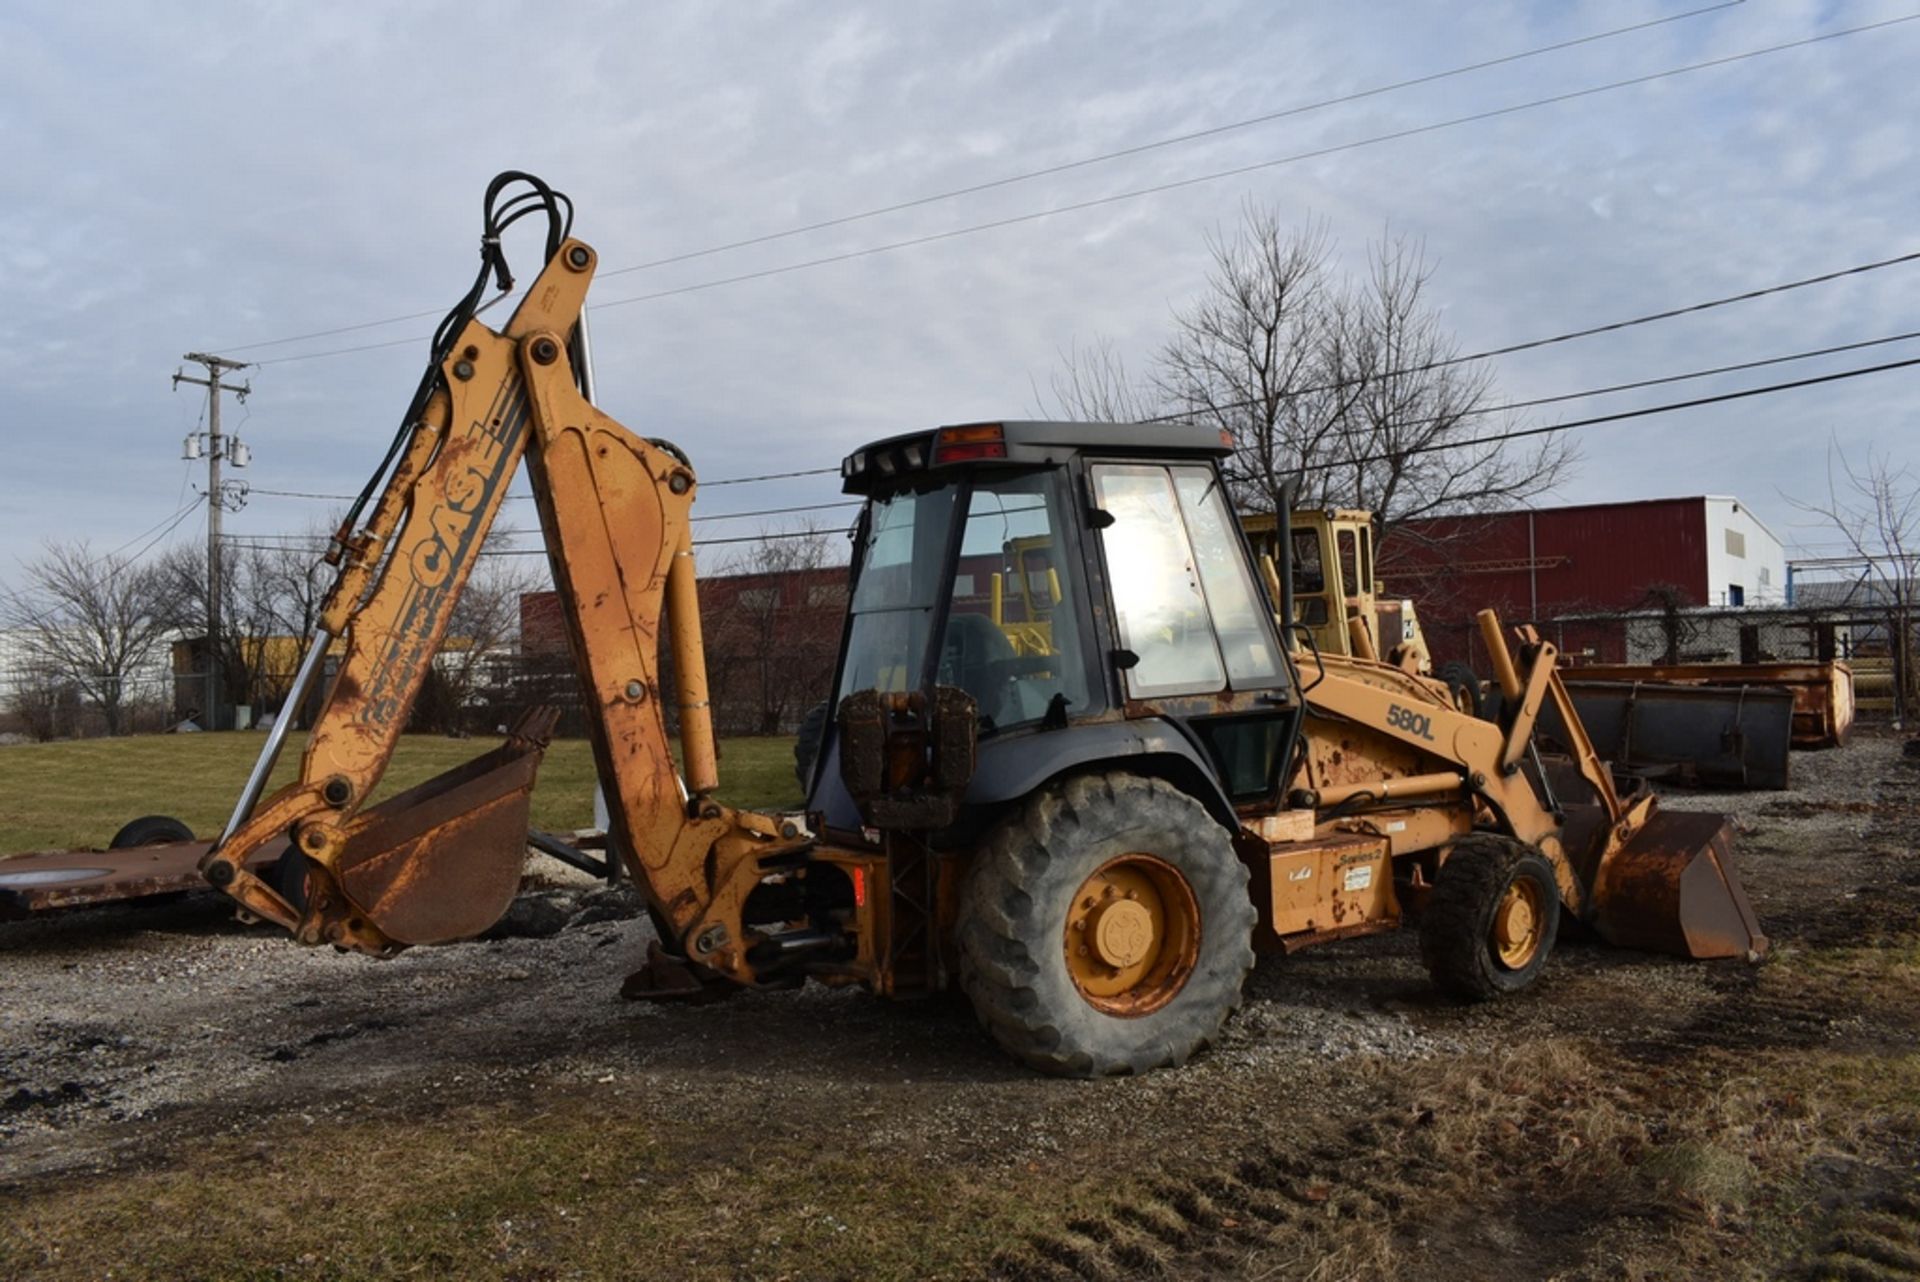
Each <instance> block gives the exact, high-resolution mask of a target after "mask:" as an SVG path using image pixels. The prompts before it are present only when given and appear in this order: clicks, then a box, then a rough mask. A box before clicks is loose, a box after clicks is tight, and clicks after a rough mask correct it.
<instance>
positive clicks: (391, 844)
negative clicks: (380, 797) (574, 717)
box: [334, 708, 559, 944]
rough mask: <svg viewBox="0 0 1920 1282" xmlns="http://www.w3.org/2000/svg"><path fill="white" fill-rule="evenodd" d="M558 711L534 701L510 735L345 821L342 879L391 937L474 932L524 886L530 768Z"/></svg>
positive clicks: (445, 939)
mask: <svg viewBox="0 0 1920 1282" xmlns="http://www.w3.org/2000/svg"><path fill="white" fill-rule="evenodd" d="M558 715H559V714H558V713H557V712H556V711H554V710H553V709H550V708H538V709H534V710H533V711H531V712H528V713H527V714H526V715H524V716H522V717H521V718H520V721H519V722H518V724H516V725H515V726H514V728H513V732H512V735H511V736H510V737H509V738H508V739H507V741H506V742H505V743H503V744H501V745H500V746H499V747H498V748H495V749H494V750H493V751H492V752H489V753H487V754H486V755H484V756H481V757H476V758H474V759H473V760H472V761H469V762H467V763H466V764H465V765H462V766H456V767H455V768H454V769H452V770H449V771H447V772H446V773H445V774H442V775H437V776H435V777H434V778H432V779H429V780H427V782H425V783H423V784H420V785H418V786H417V787H413V788H409V789H408V790H407V791H405V792H403V793H401V794H400V795H398V796H396V797H393V798H391V799H389V800H387V801H384V802H382V803H381V804H379V805H378V806H375V807H374V808H373V809H371V810H369V811H367V812H366V813H364V814H362V815H360V816H359V817H358V818H357V819H355V820H354V821H353V823H352V824H351V825H350V826H349V828H348V831H347V838H346V842H345V845H344V848H343V849H342V850H341V852H340V857H339V858H338V859H337V860H336V861H335V862H334V873H335V875H336V876H337V877H338V879H339V882H340V888H341V889H342V890H344V891H345V892H346V894H347V898H348V899H350V900H351V901H352V902H353V903H354V904H355V905H356V906H357V907H358V908H359V910H360V911H361V912H362V913H364V914H366V916H367V919H368V920H369V921H371V922H372V923H373V925H374V926H376V927H377V928H378V929H379V930H380V932H381V933H382V934H384V935H386V936H387V938H389V939H391V940H393V941H394V942H395V943H397V944H445V943H451V942H453V941H454V940H458V939H470V938H472V937H473V936H475V935H477V934H479V933H480V932H481V931H483V930H485V929H487V927H489V926H491V925H493V924H494V923H495V922H497V921H499V920H500V917H501V915H502V914H503V913H505V912H506V910H507V905H509V904H511V903H512V902H513V897H514V895H515V894H517V893H518V892H519V889H520V872H521V868H522V866H523V865H524V864H525V863H526V856H527V818H528V810H529V807H530V803H531V798H532V793H533V779H534V772H535V771H536V770H537V769H538V768H539V765H540V758H541V755H542V754H543V753H544V752H545V751H546V746H547V739H548V737H549V736H550V735H551V734H552V733H553V726H554V722H555V721H556V720H557V719H558Z"/></svg>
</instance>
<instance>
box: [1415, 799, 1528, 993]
mask: <svg viewBox="0 0 1920 1282" xmlns="http://www.w3.org/2000/svg"><path fill="white" fill-rule="evenodd" d="M1559 928H1560V891H1559V887H1558V886H1557V885H1556V884H1555V882H1554V877H1553V865H1552V864H1550V863H1548V862H1547V858H1546V856H1545V855H1543V854H1541V853H1540V852H1539V851H1538V850H1536V849H1534V848H1533V847H1532V846H1529V845H1527V844H1526V843H1524V842H1521V841H1516V840H1514V839H1513V838H1511V837H1504V836H1500V835H1499V834H1497V833H1470V834H1468V835H1467V836H1464V837H1462V838H1460V839H1459V840H1458V841H1456V842H1454V843H1453V849H1452V851H1451V852H1450V853H1449V854H1448V856H1447V859H1446V862H1445V863H1443V864H1441V865H1440V875H1439V878H1438V879H1437V881H1436V883H1435V885H1434V888H1433V895H1432V897H1431V898H1430V899H1429V900H1428V902H1427V909H1426V912H1425V913H1424V914H1423V915H1422V917H1421V920H1420V955H1421V958H1422V959H1423V960H1424V961H1425V962H1426V964H1427V972H1428V973H1429V974H1430V975H1432V976H1433V982H1434V984H1435V985H1436V986H1437V987H1438V988H1439V989H1440V991H1442V992H1444V993H1446V994H1447V995H1448V996H1451V997H1457V998H1459V999H1460V1000H1462V1001H1470V1002H1483V1001H1488V1000H1491V999H1492V998H1495V997H1499V996H1501V995H1503V994H1506V993H1517V992H1519V991H1520V990H1521V989H1523V988H1525V987H1527V986H1528V985H1529V984H1531V983H1533V981H1534V980H1536V979H1538V978H1539V977H1540V972H1541V971H1543V970H1545V969H1546V965H1547V956H1548V954H1550V953H1551V952H1552V951H1553V941H1554V939H1555V937H1556V936H1557V935H1558V933H1559Z"/></svg>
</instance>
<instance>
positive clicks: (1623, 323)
mask: <svg viewBox="0 0 1920 1282" xmlns="http://www.w3.org/2000/svg"><path fill="white" fill-rule="evenodd" d="M1915 260H1920V250H1917V251H1915V252H1913V253H1909V254H1900V255H1897V256H1895V257H1893V258H1883V259H1880V260H1879V261H1877V262H1871V263H1860V264H1858V265H1856V266H1853V267H1843V268H1841V269H1840V270H1839V271H1832V272H1823V273H1821V274H1820V275H1818V276H1807V277H1803V278H1802V279H1800V280H1790V281H1785V282H1782V283H1781V284H1778V285H1768V286H1766V287H1765V288H1764V289H1750V290H1747V291H1746V292H1744V293H1740V294H1729V295H1727V296H1726V297H1724V298H1711V299H1708V300H1707V301H1706V302H1704V303H1691V304H1689V305H1687V306H1685V307H1673V308H1669V309H1667V310H1666V311H1663V312H1649V313H1648V314H1646V315H1644V316H1633V317H1629V318H1628V319H1626V320H1618V321H1609V322H1608V323H1607V324H1605V325H1590V326H1588V327H1587V328H1585V329H1575V330H1569V331H1567V332H1566V333H1564V334H1552V335H1549V336H1548V337H1546V338H1533V339H1528V340H1527V341H1526V342H1523V343H1509V344H1507V345H1506V346H1505V347H1489V348H1486V349H1485V350H1483V351H1478V352H1469V353H1468V354H1467V355H1465V356H1449V357H1446V358H1445V359H1443V360H1437V361H1428V362H1427V363H1426V364H1424V365H1409V366H1407V367H1406V368H1405V369H1395V370H1388V371H1386V372H1384V373H1380V374H1369V375H1365V376H1360V377H1355V378H1347V379H1337V380H1335V381H1334V382H1331V383H1319V384H1314V385H1310V386H1307V387H1298V388H1288V389H1286V390H1285V391H1284V392H1283V393H1279V394H1280V395H1285V396H1307V395H1310V394H1312V393H1314V392H1335V391H1339V390H1340V389H1342V388H1346V387H1355V386H1358V385H1359V384H1361V383H1363V382H1367V381H1369V380H1374V379H1387V378H1399V377H1402V376H1403V375H1407V374H1424V373H1427V372H1428V371H1430V370H1436V369H1445V368H1447V367H1448V366H1452V365H1464V364H1466V363H1467V362H1469V361H1483V360H1487V359H1489V358H1491V357H1494V356H1511V355H1513V354H1514V353H1515V352H1528V351H1533V350H1534V349H1536V348H1541V347H1552V346H1553V345H1555V344H1557V343H1570V342H1573V341H1574V340H1575V339H1581V338H1592V337H1594V336H1595V335H1597V334H1611V333H1614V332H1616V331H1618V330H1623V329H1632V328H1634V327H1635V326H1638V325H1651V324H1653V323H1654V322H1656V321H1663V320H1672V319H1674V318H1675V317H1677V316H1687V315H1691V314H1693V313H1695V312H1705V311H1712V310H1713V309H1714V308H1717V307H1728V306H1731V305H1733V304H1735V303H1748V302H1752V301H1753V300H1754V299H1756V298H1765V297H1767V296H1768V295H1770V294H1784V293H1787V292H1788V291H1790V290H1795V289H1805V288H1807V287H1808V286H1810V285H1824V284H1826V283H1827V282H1829V281H1835V280H1839V279H1841V278H1842V277H1846V276H1858V275H1861V274H1863V273H1866V272H1872V271H1879V270H1880V269H1882V268H1885V267H1898V266H1900V265H1901V264H1902V263H1911V262H1914V261H1915ZM1899 337H1905V335H1901V336H1899ZM1893 341H1895V339H1891V338H1889V339H1874V340H1871V342H1870V343H1867V344H1862V346H1871V345H1872V343H1881V342H1893ZM1832 350H1833V351H1845V350H1847V349H1846V348H1844V347H1840V348H1834V349H1832ZM1809 354H1810V355H1814V354H1818V353H1809ZM1780 359H1785V360H1791V359H1797V358H1794V357H1783V358H1780ZM1261 403H1262V401H1261V399H1260V398H1254V399H1250V400H1244V401H1229V402H1227V403H1225V404H1223V405H1214V406H1209V407H1207V411H1206V412H1210V413H1211V412H1218V411H1220V410H1239V409H1249V408H1252V407H1253V406H1256V405H1259V404H1261ZM1192 417H1194V415H1193V414H1161V415H1158V416H1156V417H1154V418H1149V419H1142V420H1141V421H1142V422H1145V423H1173V422H1178V421H1181V420H1183V419H1190V418H1192Z"/></svg>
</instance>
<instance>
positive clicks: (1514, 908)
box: [1493, 877, 1546, 970]
mask: <svg viewBox="0 0 1920 1282" xmlns="http://www.w3.org/2000/svg"><path fill="white" fill-rule="evenodd" d="M1545 917H1546V913H1545V905H1543V904H1542V903H1541V899H1540V887H1539V885H1537V884H1536V883H1535V882H1534V880H1533V879H1532V878H1531V877H1516V878H1514V881H1513V884H1512V885H1511V886H1508V887H1507V893H1506V894H1504V895H1502V896H1501V897H1500V907H1499V908H1497V909H1495V910H1494V914H1493V954H1494V956H1496V957H1498V958H1499V959H1500V964H1501V965H1502V966H1505V967H1506V968H1507V969H1508V970H1524V969H1526V967H1527V964H1528V963H1529V962H1531V961H1532V960H1533V958H1534V954H1536V953H1538V952H1539V951H1540V927H1541V924H1542V923H1543V921H1544V920H1545Z"/></svg>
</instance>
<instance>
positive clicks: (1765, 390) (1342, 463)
mask: <svg viewBox="0 0 1920 1282" xmlns="http://www.w3.org/2000/svg"><path fill="white" fill-rule="evenodd" d="M1915 365H1920V356H1916V357H1913V358H1912V359H1910V360H1904V361H1891V362H1888V363H1887V364H1885V365H1869V366H1866V367H1865V368H1862V369H1850V370H1842V371H1840V372H1839V373H1835V374H1818V375H1814V376H1813V377H1810V378H1800V379H1794V380H1793V381H1792V382H1787V383H1771V384H1768V385H1766V386H1764V387H1749V388H1744V389H1742V390H1740V391H1737V392H1721V393H1719V394H1717V395H1714V396H1701V397H1696V398H1695V399H1693V400H1689V401H1673V402H1669V403H1668V404H1665V405H1649V406H1645V407H1643V408H1641V409H1637V410H1622V411H1620V412H1619V413H1615V414H1598V415H1595V416H1593V417H1592V418H1581V419H1573V420H1571V421H1569V422H1565V423H1549V424H1547V425H1545V426H1543V427H1525V428H1516V429H1514V430H1512V431H1506V432H1494V433H1491V434H1489V435H1486V436H1476V437H1469V438H1468V439H1466V440H1464V441H1444V442H1435V443H1433V444H1430V445H1417V446H1412V447H1410V448H1408V449H1404V450H1401V451H1399V452H1398V453H1396V454H1375V455H1363V456H1361V457H1358V458H1344V459H1338V460H1336V461H1334V462H1331V463H1315V464H1311V465H1309V466H1307V467H1303V468H1302V469H1300V470H1301V471H1303V472H1327V471H1331V470H1333V469H1334V468H1337V467H1352V466H1354V465H1355V464H1357V463H1385V462H1389V461H1391V460H1392V459H1395V458H1405V457H1407V456H1409V455H1413V454H1437V453H1440V452H1442V451H1445V450H1460V449H1470V448H1472V447H1473V446H1476V445H1494V444H1498V443H1500V442H1504V441H1517V440H1521V439H1524V438H1526V437H1530V436H1551V435H1553V434H1554V433H1556V432H1571V431H1573V430H1575V429H1576V428H1582V427H1598V426H1601V425H1602V424H1606V423H1623V422H1626V421H1627V420H1629V419H1636V418H1648V417H1650V416H1652V415H1656V414H1672V413H1676V412H1678V411H1680V410H1690V409H1699V408H1701V407H1702V406H1706V405H1720V404H1723V403H1725V402H1728V401H1742V400H1747V399H1748V398H1750V397H1754V396H1770V395H1773V394H1775V393H1778V392H1790V391H1794V390H1796V389H1798V388H1803V387H1815V386H1818V385H1819V384H1822V383H1838V382H1841V381H1843V380H1845V379H1850V378H1864V377H1865V376H1867V375H1869V374H1884V373H1887V372H1888V371H1890V370H1896V369H1907V368H1909V367H1911V366H1915Z"/></svg>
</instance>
